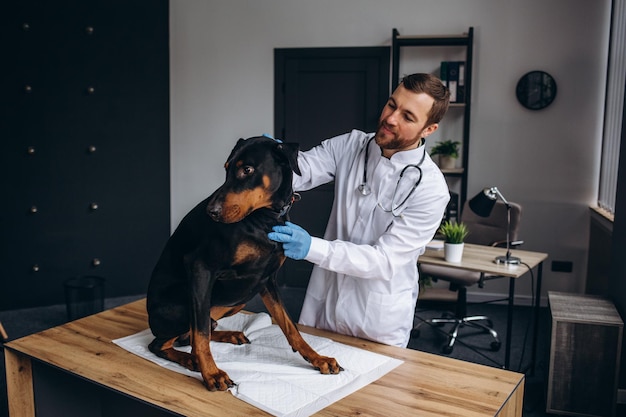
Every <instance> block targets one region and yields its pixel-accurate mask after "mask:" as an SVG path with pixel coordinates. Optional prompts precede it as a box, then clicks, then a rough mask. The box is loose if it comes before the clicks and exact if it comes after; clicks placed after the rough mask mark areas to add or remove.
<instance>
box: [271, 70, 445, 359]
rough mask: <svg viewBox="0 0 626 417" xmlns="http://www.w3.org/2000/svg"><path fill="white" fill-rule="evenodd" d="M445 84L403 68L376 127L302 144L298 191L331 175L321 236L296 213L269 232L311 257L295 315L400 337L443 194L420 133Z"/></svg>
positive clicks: (406, 329)
mask: <svg viewBox="0 0 626 417" xmlns="http://www.w3.org/2000/svg"><path fill="white" fill-rule="evenodd" d="M449 96H450V94H449V91H448V90H447V88H445V86H443V84H442V83H441V81H440V80H439V79H437V78H436V77H433V76H431V75H429V74H413V75H409V76H406V77H405V78H404V79H403V80H402V82H401V83H400V85H399V86H398V87H397V88H396V90H395V91H394V92H393V94H392V95H391V97H390V98H389V100H388V101H387V103H386V104H385V107H384V108H383V110H382V113H381V115H380V120H379V124H378V128H377V130H376V133H364V132H361V131H357V130H353V131H352V132H350V133H347V134H344V135H341V136H337V137H334V138H331V139H327V140H325V141H323V142H322V143H321V144H320V145H318V146H316V147H314V148H313V149H311V150H309V151H307V152H300V154H299V156H298V165H299V167H300V171H301V172H302V175H301V176H298V175H294V181H293V185H294V189H295V190H297V191H305V190H309V189H311V188H314V187H317V186H319V185H321V184H325V183H328V182H330V181H333V180H334V181H335V200H334V203H333V208H332V212H331V214H330V218H329V221H328V225H327V228H326V232H325V235H324V238H323V239H322V238H318V237H311V236H310V235H309V234H308V233H307V232H306V231H305V230H304V229H302V228H301V227H300V226H298V225H295V224H293V223H287V225H285V226H276V227H275V228H274V229H273V231H272V232H270V233H269V235H268V236H269V237H270V239H272V240H275V241H278V242H282V243H283V248H284V250H285V255H286V256H288V257H289V258H292V259H304V260H307V261H309V262H312V263H313V264H315V266H314V268H313V272H312V274H311V279H310V282H309V286H308V288H307V292H306V297H305V300H304V305H303V307H302V312H301V314H300V323H301V324H304V325H307V326H314V327H317V328H322V329H328V330H331V331H334V332H337V333H342V334H347V335H352V336H357V337H361V338H365V339H369V340H374V341H377V342H380V343H385V344H388V345H394V346H401V347H406V346H407V344H408V342H409V338H410V332H411V329H412V327H413V314H414V310H415V305H416V302H417V296H418V288H419V287H418V278H419V277H418V271H417V260H418V257H419V256H420V255H421V254H422V253H424V249H425V247H426V244H427V243H428V242H429V241H430V240H431V239H432V237H433V235H434V234H435V232H436V231H437V228H438V226H439V224H440V222H441V219H442V217H443V213H444V210H445V207H446V205H447V203H448V200H449V198H450V194H449V191H448V186H447V184H446V181H445V179H444V177H443V174H442V173H441V171H440V170H439V168H438V167H437V166H436V165H435V163H434V162H433V161H432V160H431V159H430V156H429V155H428V153H427V152H426V147H425V146H424V139H425V138H426V137H427V136H429V135H430V134H431V133H433V132H434V131H435V130H437V128H438V126H439V122H440V120H441V119H442V117H443V116H444V114H445V113H446V111H447V109H448V102H449Z"/></svg>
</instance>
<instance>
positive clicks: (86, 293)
mask: <svg viewBox="0 0 626 417" xmlns="http://www.w3.org/2000/svg"><path fill="white" fill-rule="evenodd" d="M104 281H105V280H104V278H102V277H98V276H94V275H86V276H82V277H73V278H70V279H68V280H66V281H65V302H66V305H67V319H68V320H69V321H72V320H76V319H79V318H81V317H86V316H90V315H92V314H95V313H99V312H100V311H102V310H104Z"/></svg>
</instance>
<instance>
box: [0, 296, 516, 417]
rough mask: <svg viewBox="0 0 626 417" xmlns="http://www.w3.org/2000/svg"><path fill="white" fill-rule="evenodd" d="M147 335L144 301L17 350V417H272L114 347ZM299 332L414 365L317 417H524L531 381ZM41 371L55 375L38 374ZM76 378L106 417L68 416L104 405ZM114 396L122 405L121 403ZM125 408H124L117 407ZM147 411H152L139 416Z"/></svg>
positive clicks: (13, 349) (10, 351)
mask: <svg viewBox="0 0 626 417" xmlns="http://www.w3.org/2000/svg"><path fill="white" fill-rule="evenodd" d="M147 327H148V323H147V314H146V307H145V300H139V301H136V302H134V303H131V304H127V305H125V306H121V307H118V308H115V309H112V310H108V311H105V312H102V313H99V314H97V315H94V316H90V317H86V318H83V319H80V320H77V321H74V322H71V323H68V324H65V325H62V326H59V327H55V328H53V329H49V330H46V331H44V332H41V333H37V334H34V335H30V336H27V337H24V338H22V339H18V340H15V341H12V342H9V343H7V344H6V345H5V348H6V349H5V358H6V359H5V360H6V369H7V390H8V396H9V410H10V413H11V417H26V416H28V417H32V416H34V415H35V412H36V411H37V415H38V416H45V415H46V413H45V408H47V409H54V411H55V412H56V414H54V415H82V416H87V415H98V416H104V417H108V416H123V415H141V416H148V415H149V416H154V415H159V416H165V415H184V416H188V417H200V416H203V417H207V416H225V415H228V416H237V417H238V416H266V415H267V414H266V413H265V412H263V411H261V410H259V409H257V408H255V407H253V406H251V405H249V404H247V403H245V402H243V401H240V400H238V399H236V398H235V397H233V396H232V395H230V394H229V393H224V392H213V393H211V392H209V391H207V390H206V389H205V388H204V386H203V385H202V384H201V383H200V382H199V381H198V380H196V379H194V378H190V377H187V376H184V375H182V374H178V373H175V372H173V371H169V370H166V369H164V368H162V367H160V366H158V365H155V364H153V363H151V362H149V361H146V360H144V359H141V358H140V357H138V356H136V355H134V354H132V353H129V352H127V351H125V350H123V349H122V348H120V347H118V346H117V345H115V344H113V343H112V342H111V341H112V340H114V339H117V338H119V337H123V336H127V335H131V334H135V333H137V332H139V331H141V330H143V329H146V328H147ZM299 327H300V329H301V330H302V331H304V332H307V333H311V334H315V335H318V336H322V337H328V338H332V339H334V340H336V341H338V342H340V343H344V344H346V345H351V346H356V347H358V348H361V349H366V350H371V351H374V352H378V353H380V354H383V355H388V356H391V357H395V358H398V359H401V360H403V361H404V363H403V364H402V365H400V366H398V367H397V368H395V369H394V370H393V371H391V372H389V373H388V374H386V375H385V376H383V377H382V378H380V379H379V380H377V381H375V382H373V383H371V384H370V385H367V386H366V387H364V388H362V389H360V390H358V391H356V392H355V393H353V394H351V395H349V396H347V397H345V398H343V399H342V400H340V401H338V402H336V403H334V404H332V405H330V406H329V407H327V408H325V409H324V410H322V411H321V412H319V413H317V414H316V415H318V416H338V415H340V416H356V415H359V416H381V415H394V416H409V415H419V416H432V417H434V416H466V417H479V416H499V417H512V416H517V417H521V415H522V402H523V396H524V375H523V374H519V373H515V372H511V371H506V370H503V369H497V368H492V367H488V366H483V365H478V364H474V363H470V362H463V361H459V360H456V359H451V358H446V357H441V356H437V355H432V354H429V353H425V352H419V351H416V350H411V349H402V348H398V347H393V346H386V345H381V344H378V343H374V342H369V341H365V340H362V339H357V338H354V337H348V336H342V335H337V334H334V333H330V332H327V331H322V330H317V329H313V328H309V327H305V326H299ZM35 367H37V368H40V367H46V368H49V369H48V370H47V372H41V371H37V372H33V369H34V368H35ZM51 373H52V376H50V374H51ZM54 373H56V377H54ZM42 374H44V376H45V374H47V375H48V379H51V380H52V382H48V385H50V384H55V385H56V387H57V393H59V392H62V395H61V396H60V397H58V396H51V395H47V396H46V395H45V394H46V393H43V394H42V396H43V397H46V398H47V399H48V400H49V401H57V402H58V403H55V404H53V405H49V404H46V406H45V407H43V406H40V405H39V401H40V395H39V393H38V395H36V396H35V395H34V393H33V379H34V380H35V387H36V388H37V389H39V387H45V386H46V384H45V383H43V382H40V379H42V378H43V377H41V375H42ZM33 375H34V376H35V378H33ZM68 375H69V376H68ZM70 376H72V377H73V378H74V379H75V380H76V381H77V384H82V385H91V386H92V388H93V390H96V389H97V390H99V392H100V394H99V395H100V396H101V397H104V398H105V399H104V400H99V401H100V402H101V403H102V404H101V407H102V408H105V410H104V412H94V411H93V410H90V412H89V413H88V412H85V411H84V410H81V411H80V413H78V412H77V411H76V406H74V408H73V409H72V412H71V413H70V412H66V413H63V412H59V410H60V409H61V410H63V409H64V408H66V407H68V404H75V403H83V404H85V403H87V406H92V407H93V406H94V404H95V403H97V402H98V395H94V396H92V397H93V398H95V400H91V401H88V400H86V399H85V398H86V395H87V394H85V390H84V389H83V390H76V391H78V392H80V394H79V395H82V397H79V395H76V396H75V397H78V398H68V397H67V396H68V395H70V394H71V393H73V392H74V390H71V391H72V392H71V393H66V391H68V390H69V388H68V386H67V385H64V384H63V383H62V382H59V380H61V381H63V380H64V379H63V378H65V379H68V378H69V377H70ZM76 377H78V378H76ZM111 392H113V393H114V394H115V395H116V396H117V397H121V398H120V399H119V400H116V399H115V398H113V399H112V398H111V397H112V395H113V394H111ZM35 397H37V401H36V400H35ZM87 397H88V395H87ZM131 400H132V402H133V403H138V404H139V405H136V404H134V405H133V407H131V408H132V412H129V411H128V410H129V406H128V403H129V402H130V401H131ZM116 401H119V402H120V403H121V405H119V406H118V405H116V404H115V402H116ZM124 404H126V405H124ZM138 406H142V407H144V410H138V409H137V407H138ZM124 407H126V408H124ZM42 409H44V410H42ZM155 410H156V411H155ZM41 411H43V412H41ZM155 412H158V413H161V414H155Z"/></svg>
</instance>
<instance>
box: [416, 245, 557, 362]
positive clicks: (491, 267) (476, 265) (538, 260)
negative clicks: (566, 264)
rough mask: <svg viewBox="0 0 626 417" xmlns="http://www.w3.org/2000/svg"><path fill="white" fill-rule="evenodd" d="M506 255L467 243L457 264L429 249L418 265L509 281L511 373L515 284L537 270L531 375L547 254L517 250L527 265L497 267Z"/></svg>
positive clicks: (506, 354)
mask: <svg viewBox="0 0 626 417" xmlns="http://www.w3.org/2000/svg"><path fill="white" fill-rule="evenodd" d="M505 253H506V249H503V248H494V247H492V246H483V245H474V244H471V243H466V244H465V246H464V248H463V259H462V260H461V262H458V263H451V262H446V261H445V260H444V257H443V250H433V249H426V252H425V253H424V254H423V255H422V256H420V257H419V260H418V262H419V263H421V264H426V265H440V266H446V267H450V268H458V269H468V270H471V271H477V272H485V273H487V274H490V275H491V274H493V275H500V276H503V277H508V278H509V296H508V316H507V324H506V342H505V352H504V367H505V368H506V369H509V365H510V360H511V328H512V325H513V305H514V302H515V299H514V298H515V280H516V279H517V278H519V277H521V276H522V275H524V274H526V273H527V272H529V269H528V268H530V269H533V268H535V267H536V268H537V285H536V289H535V312H534V325H533V344H532V356H531V367H530V369H531V372H532V371H533V370H534V367H535V362H536V357H537V332H538V331H539V304H540V302H539V301H540V295H541V275H542V271H543V261H545V260H546V258H547V257H548V254H546V253H541V252H530V251H525V250H515V251H514V255H515V256H517V257H518V258H520V259H521V260H522V262H523V263H524V264H526V265H528V267H526V265H498V264H496V263H495V262H494V259H495V258H496V256H501V255H504V254H505Z"/></svg>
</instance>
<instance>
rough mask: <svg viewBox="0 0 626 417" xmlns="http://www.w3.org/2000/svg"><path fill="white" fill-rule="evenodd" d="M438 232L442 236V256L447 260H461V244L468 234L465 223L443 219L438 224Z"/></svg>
mask: <svg viewBox="0 0 626 417" xmlns="http://www.w3.org/2000/svg"><path fill="white" fill-rule="evenodd" d="M439 233H440V234H441V235H442V236H443V242H444V243H443V256H444V258H445V260H446V261H447V262H461V258H462V257H463V246H464V245H463V244H464V242H465V238H466V237H467V235H468V234H469V230H467V226H466V225H465V223H463V222H460V223H457V222H451V221H445V222H443V223H442V224H441V226H439Z"/></svg>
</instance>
